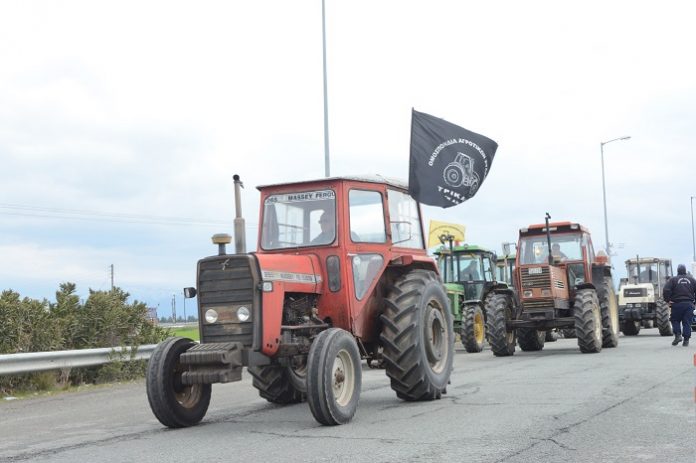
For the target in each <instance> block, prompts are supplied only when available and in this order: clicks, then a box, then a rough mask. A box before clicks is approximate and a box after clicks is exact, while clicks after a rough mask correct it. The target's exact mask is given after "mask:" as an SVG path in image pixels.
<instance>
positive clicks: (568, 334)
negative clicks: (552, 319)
mask: <svg viewBox="0 0 696 463" xmlns="http://www.w3.org/2000/svg"><path fill="white" fill-rule="evenodd" d="M561 333H563V337H564V338H566V339H572V338H577V337H578V336H577V334H575V328H563V329H562V330H561Z"/></svg>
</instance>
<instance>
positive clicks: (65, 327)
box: [0, 283, 170, 394]
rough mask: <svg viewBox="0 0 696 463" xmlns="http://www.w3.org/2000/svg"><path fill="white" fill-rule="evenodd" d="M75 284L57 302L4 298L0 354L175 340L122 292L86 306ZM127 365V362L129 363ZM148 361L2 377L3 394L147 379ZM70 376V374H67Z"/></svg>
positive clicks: (97, 296) (104, 294)
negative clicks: (76, 292) (145, 376)
mask: <svg viewBox="0 0 696 463" xmlns="http://www.w3.org/2000/svg"><path fill="white" fill-rule="evenodd" d="M75 291H76V287H75V285H74V284H73V283H63V284H61V285H60V288H59V290H58V291H57V292H56V302H55V303H49V302H48V301H47V300H45V299H44V300H43V301H37V300H34V299H29V298H23V299H22V298H21V297H20V295H19V294H18V293H16V292H14V291H12V290H7V291H3V292H2V293H1V294H0V354H12V353H19V352H45V351H51V350H73V349H89V348H98V347H118V346H133V347H137V346H139V345H141V344H156V343H158V342H160V341H162V340H163V339H165V338H166V337H167V336H169V335H170V333H169V331H168V330H166V329H163V328H160V327H158V326H155V325H154V324H153V323H152V322H151V321H150V320H149V319H148V316H147V306H146V305H145V304H144V303H142V302H138V301H134V302H132V303H128V297H129V294H128V293H126V292H125V291H123V290H121V289H120V288H114V289H113V290H111V291H92V290H90V291H89V297H88V298H87V300H86V301H85V302H84V303H81V302H80V299H79V297H78V296H77V295H76V294H75ZM124 360H125V359H124ZM145 365H146V362H144V361H116V362H113V363H110V364H107V365H103V366H98V367H87V368H76V369H73V370H71V371H69V372H48V373H46V372H44V373H30V374H23V375H16V376H0V394H11V393H13V392H14V391H16V390H26V391H35V390H45V389H47V388H48V389H50V388H51V387H54V386H55V385H60V384H65V383H67V382H69V383H71V384H74V385H76V384H81V383H84V382H91V383H98V382H106V381H117V380H125V379H133V378H137V377H140V376H142V375H143V374H144V371H145ZM66 373H67V374H66Z"/></svg>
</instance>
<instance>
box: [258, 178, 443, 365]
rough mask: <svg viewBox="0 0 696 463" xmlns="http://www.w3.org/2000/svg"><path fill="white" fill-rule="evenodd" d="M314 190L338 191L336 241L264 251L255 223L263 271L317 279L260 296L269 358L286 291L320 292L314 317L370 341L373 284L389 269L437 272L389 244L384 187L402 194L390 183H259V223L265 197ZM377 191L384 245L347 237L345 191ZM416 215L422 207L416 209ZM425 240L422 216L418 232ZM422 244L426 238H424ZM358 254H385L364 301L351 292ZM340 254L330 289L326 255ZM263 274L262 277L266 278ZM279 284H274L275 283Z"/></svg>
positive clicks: (375, 303) (425, 260) (423, 255)
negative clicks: (336, 277) (335, 284)
mask: <svg viewBox="0 0 696 463" xmlns="http://www.w3.org/2000/svg"><path fill="white" fill-rule="evenodd" d="M308 188H313V189H322V190H324V189H331V190H333V191H334V193H335V194H336V222H337V223H336V240H335V241H334V243H333V244H330V245H323V246H309V247H297V248H292V249H277V250H264V249H262V248H261V242H262V241H261V238H262V236H261V234H262V232H263V230H262V227H261V226H260V227H259V235H258V241H257V242H258V243H259V245H258V248H257V251H256V253H255V254H256V256H257V257H258V260H259V265H260V267H261V272H262V275H263V274H264V272H267V271H270V272H279V273H288V274H307V275H310V274H311V275H314V276H315V279H316V282H314V283H309V282H294V281H284V280H282V279H281V280H279V281H274V288H273V291H272V292H268V293H264V295H263V321H264V322H263V324H264V326H263V345H262V352H263V353H264V354H266V355H269V356H273V355H274V354H275V353H276V351H277V349H278V344H279V340H280V324H281V319H282V310H283V301H284V298H285V294H286V293H288V292H295V293H313V294H317V295H318V300H317V309H318V316H319V318H321V319H322V320H324V321H330V323H331V324H332V326H334V327H338V328H342V329H345V330H347V331H349V332H351V333H353V334H354V335H355V336H356V337H358V338H361V339H362V340H363V341H367V342H370V341H374V340H376V337H377V336H378V335H379V332H378V331H377V325H378V324H377V323H376V317H377V316H378V314H379V313H380V312H381V307H380V304H381V303H382V298H378V297H374V295H375V288H376V287H377V286H378V285H379V282H380V280H381V278H383V277H384V274H385V272H386V271H387V269H388V268H389V267H398V266H414V265H415V266H420V267H424V268H428V269H431V270H433V271H435V272H437V265H436V264H435V261H434V260H433V259H432V258H430V257H428V255H427V252H426V250H425V249H413V248H403V247H399V246H398V245H396V246H395V245H393V244H392V240H391V229H390V228H391V227H390V226H389V207H388V203H387V189H394V190H398V191H401V192H404V193H406V190H405V189H403V188H399V186H397V185H394V184H389V183H384V182H382V183H379V182H370V181H361V180H357V179H346V178H333V179H332V178H330V179H324V180H316V181H308V182H298V183H293V184H287V185H274V186H262V187H259V190H260V192H261V208H260V213H259V224H263V210H264V208H263V204H264V201H265V199H266V198H267V197H268V196H269V195H274V194H286V193H293V192H297V191H305V190H307V189H308ZM353 188H355V189H360V190H370V191H378V192H380V193H381V194H382V205H383V210H384V214H385V224H386V230H385V231H386V238H387V240H386V243H354V242H353V241H352V240H351V239H350V231H349V226H348V223H349V208H348V192H349V191H350V190H351V189H353ZM419 214H420V208H419ZM417 232H418V233H420V234H421V237H423V239H424V234H423V225H422V220H421V223H420V229H419V230H418V231H417ZM424 242H425V241H424ZM361 253H374V254H380V255H381V256H382V257H383V264H382V267H381V268H380V269H379V271H378V272H377V275H378V277H377V278H375V279H374V280H373V281H372V283H371V284H370V286H369V288H368V289H367V292H366V293H365V295H364V296H363V298H362V300H359V299H357V298H356V296H355V294H356V293H355V287H354V280H353V276H352V265H351V262H352V258H353V257H354V256H355V255H358V254H361ZM329 256H338V257H339V260H340V281H341V286H340V289H339V290H338V291H335V292H332V291H330V290H329V287H328V278H327V277H326V275H327V269H326V259H327V257H329ZM265 280H266V278H264V281H265ZM276 283H277V284H276Z"/></svg>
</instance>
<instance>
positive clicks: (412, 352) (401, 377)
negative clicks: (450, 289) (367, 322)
mask: <svg viewBox="0 0 696 463" xmlns="http://www.w3.org/2000/svg"><path fill="white" fill-rule="evenodd" d="M380 319H381V322H382V334H381V336H380V339H381V342H382V346H383V347H384V354H383V355H384V363H385V366H386V373H387V376H388V377H389V378H390V380H391V388H392V389H393V390H394V391H395V392H396V395H397V396H398V397H399V398H401V399H404V400H409V401H414V400H433V399H439V398H440V397H441V396H442V394H443V393H444V392H445V391H446V389H447V383H448V382H449V378H450V373H451V372H452V361H453V354H454V331H453V328H452V314H451V312H450V309H449V306H448V299H447V293H446V292H445V289H444V287H443V286H442V283H441V282H440V280H439V278H438V276H437V274H435V273H434V272H432V271H427V270H412V271H410V272H408V273H406V274H405V275H403V276H401V277H400V278H399V279H398V280H397V281H396V282H395V283H394V287H393V288H392V290H391V292H390V293H389V296H388V297H387V298H386V299H385V308H384V313H383V314H382V315H381V317H380Z"/></svg>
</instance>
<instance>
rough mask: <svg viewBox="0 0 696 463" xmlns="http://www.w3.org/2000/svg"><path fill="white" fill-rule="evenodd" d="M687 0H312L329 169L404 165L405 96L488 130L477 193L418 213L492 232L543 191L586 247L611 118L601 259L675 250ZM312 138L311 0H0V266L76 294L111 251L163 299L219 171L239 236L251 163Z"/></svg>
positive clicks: (41, 292)
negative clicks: (488, 149) (486, 160)
mask: <svg viewBox="0 0 696 463" xmlns="http://www.w3.org/2000/svg"><path fill="white" fill-rule="evenodd" d="M695 9H696V7H694V4H693V2H689V1H683V2H674V1H664V0H663V1H660V2H637V1H615V2H607V1H602V2H576V3H571V2H558V1H547V2H535V1H527V2H519V1H490V2H467V1H455V0H452V1H444V0H441V1H438V0H428V1H425V0H423V1H404V0H398V1H397V0H391V1H378V0H370V1H367V0H362V1H361V0H353V1H350V2H347V1H338V0H326V25H327V47H328V50H327V55H328V82H329V87H328V105H329V119H330V127H329V131H330V134H329V138H330V147H331V174H332V175H354V174H382V175H385V176H391V177H399V178H403V179H407V178H408V153H409V136H410V115H411V108H415V109H417V110H419V111H423V112H426V113H429V114H433V115H435V116H438V117H441V118H444V119H446V120H448V121H450V122H453V123H455V124H458V125H460V126H463V127H465V128H467V129H469V130H472V131H475V132H478V133H481V134H484V135H486V136H488V137H489V138H492V139H493V140H495V141H496V142H497V143H498V144H499V148H498V151H497V154H496V157H495V161H494V162H493V165H492V169H491V171H490V174H489V176H488V178H487V180H486V181H485V183H484V184H483V186H482V188H481V189H480V191H479V193H478V194H477V195H476V196H475V197H474V198H473V199H471V200H470V201H468V202H466V203H464V204H462V205H460V206H457V207H454V208H450V209H447V210H443V209H437V208H433V207H428V206H425V207H424V215H425V218H426V219H436V220H442V221H450V222H457V223H462V224H465V225H466V227H467V241H469V242H470V243H475V244H479V245H482V246H487V247H490V248H494V249H495V250H498V249H500V244H501V243H502V242H504V241H515V240H516V239H517V232H518V229H519V228H520V227H523V226H526V225H528V224H530V223H538V222H541V221H543V217H544V213H545V212H547V211H548V212H549V213H550V214H551V216H552V217H553V220H572V221H578V222H580V223H582V224H584V225H586V226H587V227H589V228H590V230H591V231H592V233H593V240H594V242H595V247H596V248H600V247H603V246H604V243H605V236H604V218H603V206H602V180H601V163H600V142H602V141H607V140H610V139H613V138H617V137H622V136H631V137H632V138H631V139H630V140H627V141H616V142H613V143H610V144H608V145H605V147H604V151H605V167H606V189H607V206H608V217H609V237H610V241H611V242H612V243H614V244H615V246H616V249H615V250H616V251H617V255H616V256H614V257H613V263H614V265H615V267H616V272H617V274H618V275H619V276H622V275H624V274H625V270H624V268H623V267H624V264H623V261H624V260H625V259H626V258H628V257H630V256H634V255H635V254H637V253H639V254H641V255H646V256H647V255H652V256H664V257H671V258H672V259H674V261H675V264H676V263H679V262H683V263H688V262H690V261H691V260H692V228H691V225H692V221H691V210H690V197H691V196H692V195H696V185H694V182H695V180H696V178H695V177H696V161H695V160H694V157H693V154H694V148H696V130H694V129H695V128H696V60H694V58H693V56H694V46H695V45H696V28H694V26H693V19H694V17H696V15H695V14H694V13H695V11H694V10H695ZM323 150H324V139H323V90H322V45H321V1H320V0H312V1H301V0H298V1H289V0H278V1H219V2H214V1H197V2H175V1H162V2H159V1H147V0H138V1H119V2H95V1H61V2H54V1H14V2H11V1H6V2H2V3H0V289H9V288H11V289H13V290H15V291H18V292H20V294H22V295H23V296H29V297H35V298H43V297H46V298H48V299H51V300H52V299H53V298H54V292H55V290H56V289H57V287H58V285H59V284H60V283H61V282H64V281H72V282H75V283H76V284H77V285H78V290H79V292H80V294H81V295H85V294H86V293H87V291H88V288H92V289H108V288H109V285H110V282H109V266H110V265H111V264H113V265H114V269H115V272H114V274H115V283H116V285H118V286H120V287H122V288H124V289H125V290H126V291H128V292H130V293H131V294H132V295H133V297H134V298H137V299H139V300H142V301H145V302H147V303H148V304H149V305H152V306H157V305H158V304H159V306H160V315H167V314H169V313H170V301H171V297H172V294H176V297H177V305H178V313H179V314H181V313H182V308H181V302H182V299H181V288H182V287H184V286H190V285H191V286H192V285H194V284H195V264H196V261H197V259H199V258H201V257H204V256H206V255H209V254H212V253H214V252H215V251H216V249H215V247H214V246H213V245H212V244H211V243H210V237H211V235H213V234H214V233H217V232H225V231H226V232H229V233H231V231H232V219H233V217H234V200H233V183H232V175H233V174H239V175H240V176H241V177H242V180H243V181H244V183H245V186H246V188H245V190H244V191H243V193H244V200H243V207H244V215H245V216H246V219H247V224H248V225H249V227H248V228H249V233H248V238H247V242H248V243H249V246H250V247H254V246H255V243H256V231H257V228H256V227H257V226H258V201H259V195H258V191H257V190H256V189H255V186H256V185H259V184H268V183H276V182H283V181H287V180H299V179H312V178H319V177H322V176H323V175H324V151H323ZM69 211H72V212H69ZM75 211H77V212H75ZM68 217H71V218H68ZM173 219H176V220H173ZM192 309H193V307H191V306H190V305H189V307H188V308H187V311H188V314H190V313H191V312H192Z"/></svg>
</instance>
